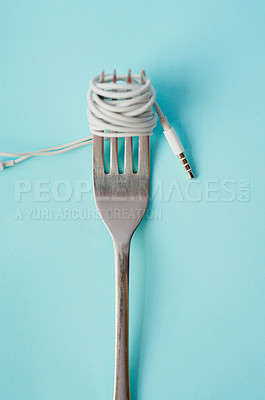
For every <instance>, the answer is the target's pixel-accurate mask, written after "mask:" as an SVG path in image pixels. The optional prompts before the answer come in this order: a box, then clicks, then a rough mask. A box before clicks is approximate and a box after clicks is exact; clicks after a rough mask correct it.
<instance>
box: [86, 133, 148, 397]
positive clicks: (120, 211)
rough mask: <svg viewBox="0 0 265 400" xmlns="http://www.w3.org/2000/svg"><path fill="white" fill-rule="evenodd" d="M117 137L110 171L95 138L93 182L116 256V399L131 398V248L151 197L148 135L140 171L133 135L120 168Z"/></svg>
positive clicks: (100, 141)
mask: <svg viewBox="0 0 265 400" xmlns="http://www.w3.org/2000/svg"><path fill="white" fill-rule="evenodd" d="M117 140H118V139H117V138H112V139H111V144H110V147H111V151H110V173H109V174H106V173H105V172H104V149H103V145H104V144H103V142H104V138H103V137H100V136H95V135H94V138H93V184H94V196H95V202H96V205H97V209H98V211H99V213H100V215H101V218H102V220H103V221H104V223H105V225H106V226H107V228H108V230H109V232H110V234H111V236H112V239H113V245H114V255H115V376H114V394H113V400H130V384H129V251H130V242H131V238H132V235H133V233H134V231H135V230H136V228H137V227H138V225H139V223H140V222H141V220H142V218H143V216H144V214H145V211H146V208H147V203H148V196H149V178H150V161H149V137H147V136H143V137H139V155H138V160H139V161H138V164H139V165H138V172H137V173H134V172H133V155H132V138H125V157H124V173H123V174H120V173H119V171H118V151H117Z"/></svg>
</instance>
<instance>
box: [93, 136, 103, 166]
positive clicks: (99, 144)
mask: <svg viewBox="0 0 265 400" xmlns="http://www.w3.org/2000/svg"><path fill="white" fill-rule="evenodd" d="M103 143H104V138H103V137H102V136H97V135H94V136H93V166H94V171H95V172H97V173H103V172H104V148H103Z"/></svg>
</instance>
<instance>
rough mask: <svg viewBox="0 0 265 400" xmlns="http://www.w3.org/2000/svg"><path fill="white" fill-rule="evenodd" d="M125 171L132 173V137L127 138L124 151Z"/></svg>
mask: <svg viewBox="0 0 265 400" xmlns="http://www.w3.org/2000/svg"><path fill="white" fill-rule="evenodd" d="M124 172H127V173H132V172H133V166H132V138H131V137H126V138H125V152H124Z"/></svg>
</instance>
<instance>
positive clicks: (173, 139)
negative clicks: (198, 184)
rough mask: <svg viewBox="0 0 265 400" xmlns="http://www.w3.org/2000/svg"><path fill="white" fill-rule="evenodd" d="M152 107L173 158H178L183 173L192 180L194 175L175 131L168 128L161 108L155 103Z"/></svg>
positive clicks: (170, 127) (168, 125)
mask: <svg viewBox="0 0 265 400" xmlns="http://www.w3.org/2000/svg"><path fill="white" fill-rule="evenodd" d="M154 107H155V110H156V112H157V114H158V116H159V119H160V123H161V125H162V127H163V130H164V135H165V137H166V139H167V141H168V143H169V145H170V147H171V150H172V151H173V153H174V154H175V156H178V158H179V160H180V162H181V164H182V166H183V168H184V170H185V172H186V173H187V174H188V177H189V179H193V178H194V174H193V172H192V169H191V166H190V164H189V162H188V160H187V158H186V156H185V154H184V147H183V146H182V144H181V141H180V140H179V138H178V135H177V133H176V131H175V129H174V128H173V127H172V126H170V124H169V122H168V120H167V118H166V117H165V116H164V114H163V112H162V110H161V108H160V107H159V105H158V104H157V103H155V104H154Z"/></svg>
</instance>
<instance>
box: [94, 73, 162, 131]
mask: <svg viewBox="0 0 265 400" xmlns="http://www.w3.org/2000/svg"><path fill="white" fill-rule="evenodd" d="M114 77H115V75H112V74H110V75H105V76H104V82H101V80H100V79H101V78H100V76H96V77H94V78H93V79H92V80H91V82H90V89H89V91H88V96H87V100H88V105H89V107H88V109H87V116H88V121H89V127H90V131H91V133H93V134H95V135H100V136H104V137H119V136H123V137H124V136H143V135H152V133H153V129H154V128H155V127H156V124H157V114H156V113H155V111H154V110H153V105H154V104H155V99H156V93H155V89H154V88H153V86H152V85H151V81H150V79H148V78H147V79H146V80H145V82H144V83H143V84H141V81H142V76H141V75H139V74H132V75H131V80H132V83H130V84H128V83H127V81H128V75H127V74H126V75H125V74H120V75H118V76H117V77H116V78H114ZM113 79H114V80H115V81H116V80H117V81H118V82H119V83H113Z"/></svg>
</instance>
